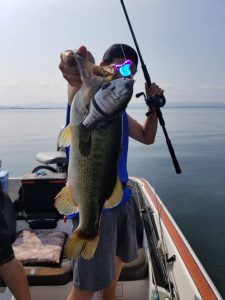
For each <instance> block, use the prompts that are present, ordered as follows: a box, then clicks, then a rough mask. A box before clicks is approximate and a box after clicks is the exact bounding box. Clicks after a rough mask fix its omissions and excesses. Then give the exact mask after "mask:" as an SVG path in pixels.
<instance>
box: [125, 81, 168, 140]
mask: <svg viewBox="0 0 225 300" xmlns="http://www.w3.org/2000/svg"><path fill="white" fill-rule="evenodd" d="M146 93H147V94H148V95H149V96H151V97H154V96H156V95H161V94H163V90H162V89H161V88H160V87H159V86H158V85H156V84H155V83H152V84H151V86H150V88H149V89H148V88H147V87H146ZM128 126H129V136H130V137H132V138H133V139H135V140H137V141H139V142H141V143H143V144H146V145H150V144H153V143H154V141H155V136H156V132H157V127H158V117H157V115H156V113H155V111H153V112H151V114H150V115H149V116H148V117H147V118H146V120H145V122H144V124H143V125H141V124H140V123H138V122H137V121H136V120H135V119H133V118H132V117H131V116H129V115H128Z"/></svg>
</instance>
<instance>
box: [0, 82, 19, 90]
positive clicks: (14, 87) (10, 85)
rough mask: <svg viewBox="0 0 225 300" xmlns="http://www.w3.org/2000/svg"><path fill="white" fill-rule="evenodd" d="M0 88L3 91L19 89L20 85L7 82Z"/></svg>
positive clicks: (0, 85)
mask: <svg viewBox="0 0 225 300" xmlns="http://www.w3.org/2000/svg"><path fill="white" fill-rule="evenodd" d="M0 87H1V88H4V89H20V88H21V85H20V84H18V83H13V82H11V83H10V82H8V83H3V84H0Z"/></svg>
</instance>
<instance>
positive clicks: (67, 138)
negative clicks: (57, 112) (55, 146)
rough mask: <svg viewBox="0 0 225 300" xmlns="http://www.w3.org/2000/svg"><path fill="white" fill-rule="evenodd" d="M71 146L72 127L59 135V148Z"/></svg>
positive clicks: (68, 127)
mask: <svg viewBox="0 0 225 300" xmlns="http://www.w3.org/2000/svg"><path fill="white" fill-rule="evenodd" d="M70 144H71V125H70V124H69V125H68V126H67V127H65V128H64V129H63V130H62V131H61V133H60V135H59V146H64V147H67V146H69V145H70Z"/></svg>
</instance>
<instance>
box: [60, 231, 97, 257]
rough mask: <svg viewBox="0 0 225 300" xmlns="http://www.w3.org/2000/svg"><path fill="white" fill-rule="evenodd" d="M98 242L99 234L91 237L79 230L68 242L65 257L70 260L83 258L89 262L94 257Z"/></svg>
mask: <svg viewBox="0 0 225 300" xmlns="http://www.w3.org/2000/svg"><path fill="white" fill-rule="evenodd" d="M98 242H99V234H97V235H95V236H94V237H93V236H91V237H90V236H88V235H87V234H85V233H83V232H82V231H81V230H79V229H77V230H76V231H75V232H74V233H73V234H72V235H71V236H70V237H69V239H68V241H67V242H66V245H65V248H64V255H65V256H67V257H69V258H77V257H79V256H83V258H85V259H88V260H89V259H91V258H92V257H93V256H94V254H95V251H96V248H97V246H98Z"/></svg>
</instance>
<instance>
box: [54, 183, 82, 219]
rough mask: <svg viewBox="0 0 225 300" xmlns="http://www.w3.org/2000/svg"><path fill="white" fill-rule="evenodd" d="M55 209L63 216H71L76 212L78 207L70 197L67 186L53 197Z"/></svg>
mask: <svg viewBox="0 0 225 300" xmlns="http://www.w3.org/2000/svg"><path fill="white" fill-rule="evenodd" d="M54 206H55V208H56V209H57V210H58V211H59V213H61V214H64V215H69V214H73V213H75V212H77V211H78V205H77V204H76V202H75V201H74V199H73V197H72V193H71V191H70V189H69V186H68V185H66V186H64V187H63V188H62V190H61V191H60V192H59V193H58V194H57V195H56V197H55V205H54Z"/></svg>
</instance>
